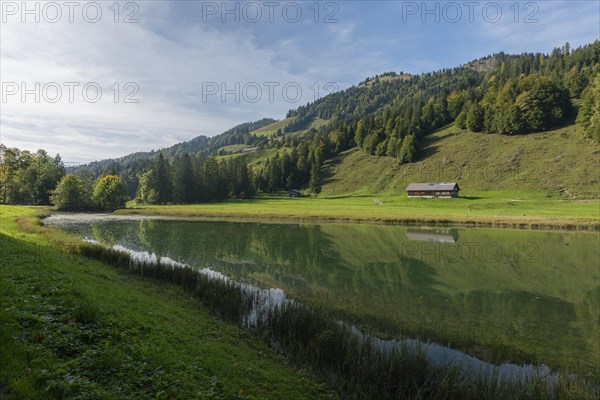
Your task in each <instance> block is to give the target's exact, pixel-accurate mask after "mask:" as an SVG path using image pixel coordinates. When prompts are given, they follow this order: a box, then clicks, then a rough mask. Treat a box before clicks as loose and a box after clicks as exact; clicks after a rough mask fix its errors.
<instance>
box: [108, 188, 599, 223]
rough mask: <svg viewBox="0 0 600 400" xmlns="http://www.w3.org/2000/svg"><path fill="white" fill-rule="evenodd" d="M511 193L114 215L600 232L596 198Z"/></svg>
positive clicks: (172, 208) (265, 201) (275, 199)
mask: <svg viewBox="0 0 600 400" xmlns="http://www.w3.org/2000/svg"><path fill="white" fill-rule="evenodd" d="M509 196H510V193H501V194H491V195H489V194H488V195H487V196H485V197H484V195H480V196H478V195H475V196H471V197H466V198H459V199H408V198H406V197H402V196H397V195H396V196H385V195H383V196H348V197H329V198H327V197H326V198H301V199H290V198H288V197H286V196H283V195H282V196H276V195H272V196H261V197H259V198H257V199H251V200H232V201H228V202H223V203H211V204H193V205H161V206H133V205H130V206H129V207H128V208H126V209H122V210H118V211H116V214H117V215H154V216H170V217H182V218H195V219H205V220H234V221H253V222H254V221H258V222H265V221H270V222H286V221H288V222H323V223H327V222H336V223H338V222H351V223H371V224H390V225H393V224H396V225H435V226H459V227H460V226H463V227H494V228H496V227H497V228H519V229H547V230H551V229H560V230H596V231H597V230H600V201H597V200H592V201H587V202H575V201H568V200H550V199H535V198H533V199H523V200H513V199H510V198H507V197H509Z"/></svg>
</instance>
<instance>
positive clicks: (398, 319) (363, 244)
mask: <svg viewBox="0 0 600 400" xmlns="http://www.w3.org/2000/svg"><path fill="white" fill-rule="evenodd" d="M47 223H48V224H50V225H53V226H57V227H59V228H61V229H64V230H66V231H68V232H70V233H73V234H75V235H77V236H79V237H81V238H85V239H91V240H96V241H99V242H101V243H103V244H106V245H111V246H112V245H117V244H118V245H122V246H124V247H127V248H128V249H132V250H136V251H145V252H150V253H155V254H156V255H157V256H160V257H169V258H171V259H173V260H176V261H178V262H181V263H185V264H188V265H191V266H194V267H197V268H199V269H202V268H210V269H212V270H214V271H218V272H220V273H222V274H224V275H226V276H228V277H230V278H232V279H234V280H236V281H241V282H245V283H251V284H253V285H257V286H260V287H263V288H279V289H282V290H283V292H284V293H285V295H286V296H287V297H288V298H292V299H295V300H299V301H302V302H304V303H306V304H309V305H314V306H320V307H324V308H326V309H327V310H330V311H332V312H333V313H334V314H335V315H336V317H337V318H339V319H340V320H342V321H344V322H347V323H350V324H353V325H356V326H357V327H358V328H359V329H360V330H362V331H363V332H369V333H372V334H374V335H376V336H378V337H380V338H382V339H406V338H413V339H418V340H420V341H422V342H434V343H438V344H441V345H444V346H447V347H450V348H453V349H457V350H460V351H461V352H464V353H466V354H468V355H471V356H474V357H477V358H478V359H481V360H484V361H487V362H490V363H494V364H501V363H506V362H508V363H514V364H519V365H521V364H533V365H542V364H544V365H548V366H550V367H559V366H562V367H567V368H569V369H570V370H572V371H574V372H580V373H585V374H588V373H595V372H597V371H598V370H600V317H599V315H600V267H599V262H600V261H599V260H600V235H599V234H598V233H597V232H594V233H589V232H542V231H522V230H521V231H519V230H499V229H475V228H473V229H465V228H460V229H433V228H430V229H427V228H411V227H401V226H375V225H358V224H357V225H354V224H321V225H319V224H265V223H237V222H198V221H183V220H164V219H163V220H153V219H112V220H111V219H108V220H107V219H103V218H91V219H90V217H89V216H83V217H82V216H75V217H61V216H58V217H51V218H50V219H48V220H47Z"/></svg>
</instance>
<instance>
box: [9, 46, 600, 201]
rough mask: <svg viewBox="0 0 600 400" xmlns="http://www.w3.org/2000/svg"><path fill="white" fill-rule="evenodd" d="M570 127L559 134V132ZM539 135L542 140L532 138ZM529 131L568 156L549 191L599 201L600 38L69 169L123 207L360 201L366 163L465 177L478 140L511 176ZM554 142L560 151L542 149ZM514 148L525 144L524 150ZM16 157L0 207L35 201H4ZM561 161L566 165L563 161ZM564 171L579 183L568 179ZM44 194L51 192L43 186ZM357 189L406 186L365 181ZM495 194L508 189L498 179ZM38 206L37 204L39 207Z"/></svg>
mask: <svg viewBox="0 0 600 400" xmlns="http://www.w3.org/2000/svg"><path fill="white" fill-rule="evenodd" d="M449 126H452V127H454V128H453V129H454V130H453V131H452V132H453V134H454V133H456V132H467V131H468V132H470V133H469V135H467V136H465V137H468V138H469V139H468V140H464V139H461V141H460V147H459V146H457V144H456V140H454V141H448V140H446V139H445V138H444V137H442V138H441V139H440V137H439V135H438V136H437V139H435V137H436V136H432V134H434V132H439V131H440V129H442V128H444V127H449ZM569 126H571V127H572V129H568V132H569V133H568V134H565V131H561V130H560V129H559V130H556V129H557V128H561V127H569ZM446 129H448V128H446ZM537 132H548V134H544V135H542V136H540V135H539V134H536V133H537ZM531 134H533V135H537V136H531V137H532V138H535V140H539V141H540V142H539V143H540V145H542V144H543V146H541V147H543V148H546V149H547V152H548V153H547V154H546V155H545V156H544V157H541V158H540V159H543V160H546V161H545V162H548V163H551V162H552V160H554V159H556V160H560V159H561V158H562V157H563V154H562V152H563V150H565V149H567V148H568V153H569V154H568V155H567V156H565V157H566V158H564V159H563V161H562V162H557V163H555V164H556V165H564V168H561V169H559V170H557V171H556V172H555V174H554V175H553V176H554V177H555V180H556V181H557V182H558V183H556V184H555V186H558V185H563V187H573V188H576V189H574V190H573V191H574V192H576V193H578V194H579V196H583V197H586V196H587V197H596V196H597V192H598V188H597V181H595V182H596V183H595V184H594V179H593V177H590V176H591V175H590V174H594V173H595V172H594V171H593V170H591V169H590V168H589V166H590V164H589V157H591V158H592V159H593V158H594V157H595V156H596V157H597V155H598V150H599V149H600V145H599V143H600V41H596V42H594V43H593V44H590V45H587V46H584V47H580V48H577V49H574V50H573V49H571V48H570V46H569V44H566V45H564V46H563V47H561V48H556V49H554V51H552V53H550V54H542V53H527V54H521V55H509V54H505V53H499V54H494V55H491V56H487V57H484V58H481V59H479V60H475V61H472V62H469V63H467V64H465V65H463V66H460V67H457V68H452V69H443V70H440V71H436V72H431V73H427V74H422V75H409V74H406V73H403V72H402V73H394V72H388V73H385V74H382V75H379V76H375V77H372V78H367V79H365V80H364V81H363V82H361V83H360V84H359V85H357V86H353V87H351V88H349V89H347V90H343V91H340V92H337V93H333V94H330V95H328V96H326V97H324V98H321V99H319V100H317V101H315V102H314V103H309V104H307V105H304V106H301V107H298V108H297V109H294V110H290V111H289V112H288V115H287V116H286V118H285V119H284V120H281V121H275V120H272V119H262V120H259V121H256V122H251V123H246V124H242V125H239V126H236V127H234V128H232V129H230V130H228V131H227V132H224V133H222V134H221V135H218V136H215V137H213V138H207V137H204V136H199V137H197V138H195V139H193V140H191V141H188V142H184V143H180V144H177V145H174V146H172V147H170V148H168V149H163V150H158V151H153V152H149V153H135V154H131V155H128V156H126V157H123V158H120V159H116V160H104V161H100V162H95V163H91V164H89V165H86V166H83V167H81V168H79V169H78V170H77V171H76V172H77V174H78V175H79V176H80V177H81V178H82V179H83V180H84V181H87V182H93V181H95V180H97V179H98V178H99V177H101V176H103V175H107V174H115V175H118V176H120V177H121V178H123V180H124V181H125V184H126V188H127V194H128V195H129V196H130V197H131V198H133V197H137V198H138V199H139V201H143V202H147V203H159V204H165V203H193V202H205V201H214V200H223V199H227V198H246V197H251V196H253V195H254V194H255V193H258V192H273V191H277V190H283V189H290V188H300V189H308V190H309V191H310V192H312V193H314V194H318V193H319V192H320V191H321V189H322V186H323V185H325V188H326V190H327V192H328V193H347V192H360V191H361V188H360V187H357V186H356V184H355V183H350V182H344V179H345V178H343V177H344V176H345V177H349V176H350V175H356V174H368V173H370V172H372V171H369V172H367V171H365V170H364V168H365V166H366V165H367V164H363V161H364V160H371V158H369V157H375V158H374V159H372V160H379V159H381V160H382V161H381V162H376V164H377V165H378V167H377V168H378V169H377V168H376V170H377V171H378V174H379V176H388V177H389V179H391V180H394V181H397V179H396V177H395V176H394V175H393V174H394V171H398V170H399V166H401V165H404V164H407V165H412V164H413V163H415V162H419V163H421V164H422V163H424V162H427V160H429V159H430V158H431V157H436V154H438V155H442V156H441V160H439V161H440V162H446V161H444V158H447V157H448V155H449V154H456V153H457V152H458V153H463V154H470V155H471V156H470V157H469V158H465V157H462V156H461V157H458V158H461V159H463V162H465V163H467V164H465V165H467V166H468V167H470V168H473V166H471V165H470V164H469V163H470V162H471V160H473V159H474V156H473V155H475V154H480V152H478V150H479V148H480V147H481V143H483V142H485V143H487V146H488V147H487V148H486V149H485V152H483V153H481V154H485V157H483V156H482V157H479V159H478V160H477V162H487V163H490V164H492V165H493V164H494V163H496V162H498V163H499V164H502V168H504V169H506V168H509V169H510V168H511V167H515V168H516V167H518V165H517V164H516V163H517V162H518V161H519V160H521V161H522V159H523V157H529V158H536V157H539V154H536V153H535V151H533V150H531V149H532V147H531V146H532V144H531V143H532V141H523V140H521V139H520V138H522V137H529V135H531ZM477 135H484V136H485V135H488V136H489V137H490V138H496V137H497V136H500V137H504V138H506V139H505V140H498V139H493V140H492V139H490V140H483V139H482V140H483V142H482V140H478V139H477V138H478V137H481V138H483V136H477ZM517 135H518V138H517V137H515V136H517ZM557 135H560V140H557V138H558V137H557ZM565 135H566V136H565ZM442 136H443V135H442ZM432 138H433V139H432ZM434 139H435V140H434ZM532 140H534V139H532ZM432 141H436V144H435V145H432ZM553 142H557V143H558V142H560V143H562V144H563V145H562V146H555V145H551V144H552V143H553ZM500 143H501V144H502V145H500ZM444 146H447V147H448V148H447V149H445V148H444ZM503 146H504V147H503ZM519 146H526V147H527V146H529V147H527V149H528V150H527V151H525V152H523V151H519V150H518V149H519ZM496 147H498V153H499V154H504V153H506V149H508V148H511V147H513V148H515V149H516V151H515V154H517V156H515V157H516V158H514V159H512V160H511V158H510V157H508V158H506V159H505V158H495V157H494V154H495V151H496ZM353 148H358V151H359V152H360V153H358V154H360V155H357V154H356V153H352V160H354V162H355V163H354V164H352V165H349V164H347V163H346V164H344V162H343V161H344V160H345V158H346V157H348V156H349V154H350V153H348V150H350V149H353ZM533 148H535V146H533ZM445 150H448V151H450V150H451V153H449V152H446V151H445ZM583 150H586V151H583ZM14 151H16V149H4V150H3V157H2V169H1V170H0V171H2V175H0V184H1V185H2V186H1V188H2V193H4V195H3V197H2V199H1V200H2V201H4V202H9V203H14V202H29V203H33V202H40V200H38V199H37V198H36V197H35V196H33V197H31V196H29V197H27V199H28V200H23V197H22V196H21V195H20V194H13V193H12V192H11V191H12V190H13V189H12V188H14V187H16V186H19V183H18V182H21V181H22V180H23V179H24V178H22V176H23V175H26V173H25V172H24V171H26V170H28V168H30V167H29V166H25V165H30V163H28V162H26V163H22V165H21V164H18V163H17V164H18V165H17V164H15V163H11V162H9V159H10V157H7V156H6V155H7V154H8V155H10V154H12V153H14ZM11 152H12V153H11ZM586 157H587V158H588V159H585V158H586ZM567 158H568V159H569V162H570V164H565V163H564V160H566V159H567ZM359 160H363V161H360V162H359ZM500 160H503V161H502V162H500ZM364 162H366V161H364ZM369 162H371V161H369ZM511 163H512V164H511ZM338 164H339V165H344V168H343V169H344V170H345V171H346V172H345V174H341V175H338V176H337V177H335V176H332V175H335V174H339V173H340V170H339V169H337V168H335V167H334V166H335V165H338ZM583 164H585V166H582V165H583ZM465 165H463V167H464V166H465ZM352 168H354V171H352ZM537 168H538V170H539V168H540V167H539V166H538V167H537ZM569 168H571V169H572V170H576V171H579V173H580V175H577V176H575V175H573V174H569V173H568V170H569ZM596 172H597V171H596ZM596 175H597V174H596ZM459 178H460V176H457V179H459ZM348 179H350V178H348ZM574 180H576V182H575V181H574ZM334 182H335V184H333V183H334ZM480 183H481V184H478V185H476V186H474V187H473V189H474V190H490V185H489V184H487V183H485V184H484V182H483V181H482V182H480ZM344 185H345V186H346V187H345V188H344ZM551 185H552V183H548V184H547V185H542V184H539V185H537V186H536V185H533V184H532V185H530V186H527V190H541V191H545V192H546V193H549V194H550V195H560V196H563V197H569V193H571V192H569V191H568V190H567V191H566V193H565V190H563V191H560V190H552V189H551V188H550V186H551ZM467 187H468V185H467ZM49 188H50V190H52V189H53V188H52V185H50V186H49ZM363 188H365V189H366V188H369V190H371V191H381V190H385V191H390V190H402V189H403V188H402V187H400V186H397V185H389V184H380V185H373V184H372V182H370V183H368V184H367V183H365V185H364V186H363ZM493 189H495V190H510V189H512V188H511V187H510V186H507V183H506V182H502V181H498V182H496V184H495V185H494V186H493ZM15 193H17V192H15ZM47 200H48V198H47V197H44V199H43V200H42V201H41V202H42V203H44V202H46V201H47Z"/></svg>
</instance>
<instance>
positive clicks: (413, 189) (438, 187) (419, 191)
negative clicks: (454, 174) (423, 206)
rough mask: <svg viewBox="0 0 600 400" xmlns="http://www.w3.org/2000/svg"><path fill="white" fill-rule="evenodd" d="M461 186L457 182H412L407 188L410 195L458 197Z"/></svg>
mask: <svg viewBox="0 0 600 400" xmlns="http://www.w3.org/2000/svg"><path fill="white" fill-rule="evenodd" d="M459 191H460V188H459V187H458V183H456V182H439V183H438V182H428V183H411V184H410V185H408V187H407V188H406V194H407V195H408V197H446V198H455V197H458V192H459Z"/></svg>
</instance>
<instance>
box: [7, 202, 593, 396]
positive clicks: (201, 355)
mask: <svg viewBox="0 0 600 400" xmlns="http://www.w3.org/2000/svg"><path fill="white" fill-rule="evenodd" d="M23 210H26V212H23ZM7 211H8V212H7ZM0 222H1V225H0V233H1V234H0V241H1V242H2V249H3V253H2V261H3V264H6V265H7V266H8V268H3V269H2V270H1V271H0V274H1V277H2V279H0V284H1V285H2V289H3V290H2V291H0V299H1V300H2V303H3V304H7V305H8V304H11V305H12V307H3V308H2V310H0V320H1V321H2V324H1V325H0V328H1V329H0V338H2V341H3V343H9V344H10V345H9V346H3V348H2V350H1V351H0V356H2V359H4V360H9V362H8V363H6V364H5V365H4V366H3V367H0V394H2V395H3V398H4V395H6V396H7V398H23V397H27V398H90V396H91V398H115V397H118V398H206V399H213V398H214V399H221V398H238V399H239V398H248V399H253V398H266V399H272V398H273V399H274V398H286V399H294V398H336V397H338V396H342V397H343V398H359V399H362V398H398V396H400V397H402V398H423V397H425V398H439V399H441V398H457V399H458V398H473V399H475V398H477V399H480V398H490V399H491V398H494V399H497V398H532V399H538V398H539V399H542V398H544V399H545V398H573V399H575V398H582V399H583V398H589V396H590V395H591V394H593V393H595V390H596V389H594V387H593V386H590V383H589V382H587V381H585V380H580V379H579V378H570V377H569V376H568V375H566V374H564V373H560V374H559V375H558V376H557V379H558V380H557V381H556V382H555V383H550V381H549V380H548V379H550V378H547V377H543V376H539V377H538V376H533V377H531V378H529V379H525V380H523V381H516V382H509V381H502V382H500V381H497V380H496V379H494V377H492V378H491V379H487V378H485V377H483V376H479V375H477V374H475V375H474V376H472V377H471V376H469V377H465V376H463V375H461V374H460V366H459V365H449V366H447V367H434V366H432V365H430V364H429V362H428V361H427V359H426V358H425V357H424V356H421V355H419V354H412V353H406V354H405V353H404V351H399V352H397V351H393V352H392V353H383V352H381V351H379V350H377V348H375V347H373V345H372V343H371V342H370V341H363V340H360V339H357V338H356V337H354V336H353V335H349V331H347V330H346V329H345V328H342V327H341V325H340V324H338V323H337V322H335V321H334V320H332V319H330V317H328V315H327V314H324V313H323V312H321V311H319V310H315V309H310V308H307V307H304V306H302V305H300V304H295V305H292V306H291V307H284V308H280V309H275V310H273V312H272V313H271V314H270V315H269V320H270V322H268V323H266V325H265V326H264V327H263V328H260V329H259V330H257V331H256V333H252V332H250V333H248V332H247V331H244V330H242V329H240V328H238V327H237V326H236V324H235V323H234V324H231V322H235V321H236V320H237V319H238V318H239V316H240V315H242V314H239V313H240V311H242V310H243V309H244V307H246V306H247V304H246V303H247V299H244V297H243V296H242V297H240V294H241V293H242V292H243V291H240V290H239V289H237V288H236V287H235V286H234V285H231V284H228V283H223V282H218V281H217V282H214V283H210V282H208V281H206V280H205V279H201V278H200V274H198V273H197V271H196V270H194V269H193V268H190V267H184V268H172V267H170V266H168V265H161V263H160V262H159V263H158V264H156V265H153V264H143V265H137V266H136V265H135V264H132V263H131V259H130V258H129V256H128V255H127V254H126V253H121V252H116V251H114V250H109V249H107V248H104V247H102V246H100V245H96V244H90V243H82V242H79V243H75V242H70V243H69V242H68V241H69V240H72V238H70V237H69V236H68V235H66V234H63V233H61V232H59V231H55V230H53V229H49V228H46V227H43V226H40V224H39V223H40V221H39V219H38V218H37V214H36V209H34V208H24V207H21V208H19V207H11V208H8V207H1V206H0ZM35 244H37V245H38V246H42V247H43V248H44V251H43V253H44V254H43V255H42V252H39V250H40V249H41V248H42V247H35V246H33V248H32V245H35ZM71 246H72V247H71ZM61 248H62V249H65V248H66V249H68V250H69V251H71V254H68V253H66V252H65V251H64V250H61ZM82 254H83V255H86V256H87V258H86V257H82V256H81V255H82ZM31 258H33V260H32V259H31ZM90 258H92V259H95V260H90ZM97 260H101V261H97ZM32 261H33V262H32ZM115 267H118V268H115ZM140 274H141V275H143V276H139V275H140ZM4 289H6V290H4ZM30 297H31V298H30ZM31 299H33V300H31ZM214 315H220V318H219V319H217V318H215V317H214ZM226 321H229V322H226ZM261 337H262V338H263V340H265V341H266V342H265V341H261ZM267 343H271V346H274V347H275V348H277V349H279V351H283V353H284V354H287V357H290V359H289V360H291V362H292V363H291V365H292V366H290V364H289V363H290V361H289V360H288V359H287V358H283V357H282V356H279V355H277V354H276V353H274V352H273V350H272V348H269V346H268V345H267ZM294 365H296V367H293V366H294ZM302 365H306V366H307V368H308V371H307V370H304V369H299V368H300V367H299V366H302ZM23 369H25V370H27V371H29V372H28V374H26V375H25V376H24V377H23V376H22V374H21V371H22V370H23ZM310 371H312V372H310ZM157 372H158V374H157ZM316 373H318V374H319V375H318V376H319V377H320V378H316V375H315V374H316ZM323 380H326V381H331V384H332V385H333V387H334V388H335V389H336V391H338V393H337V394H335V393H333V392H331V391H330V389H328V388H327V385H325V384H323V383H322V381H323ZM320 381H321V382H320ZM115 388H116V389H115ZM115 390H117V391H115ZM32 394H33V395H32Z"/></svg>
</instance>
